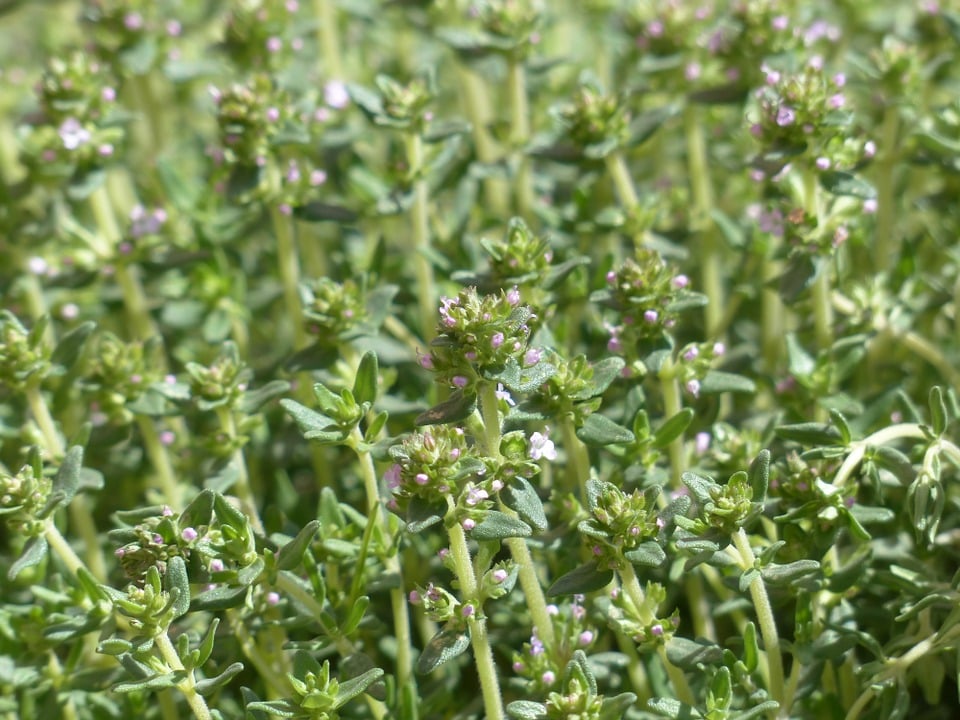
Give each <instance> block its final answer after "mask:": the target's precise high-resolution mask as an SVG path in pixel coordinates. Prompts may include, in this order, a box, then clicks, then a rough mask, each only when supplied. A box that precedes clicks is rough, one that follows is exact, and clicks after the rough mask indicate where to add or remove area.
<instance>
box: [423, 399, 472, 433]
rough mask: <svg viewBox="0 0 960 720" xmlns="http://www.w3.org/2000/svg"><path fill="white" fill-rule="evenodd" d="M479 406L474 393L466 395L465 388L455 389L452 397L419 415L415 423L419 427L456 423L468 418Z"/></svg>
mask: <svg viewBox="0 0 960 720" xmlns="http://www.w3.org/2000/svg"><path fill="white" fill-rule="evenodd" d="M476 406H477V396H476V395H474V394H472V393H471V394H469V395H465V394H464V392H463V390H454V391H453V392H452V393H450V397H449V398H447V399H446V400H444V401H443V402H442V403H440V404H439V405H434V406H433V407H432V408H430V409H429V410H427V411H426V412H424V413H421V414H420V415H418V416H417V419H416V420H414V424H415V425H416V426H417V427H422V426H424V425H439V424H441V423H455V422H460V421H461V420H466V419H467V418H468V417H470V415H472V414H473V410H474V408H475V407H476Z"/></svg>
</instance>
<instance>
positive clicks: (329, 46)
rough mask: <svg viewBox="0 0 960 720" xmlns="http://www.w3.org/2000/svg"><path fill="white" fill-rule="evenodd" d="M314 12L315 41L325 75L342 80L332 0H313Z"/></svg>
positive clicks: (337, 32)
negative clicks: (315, 25) (316, 26)
mask: <svg viewBox="0 0 960 720" xmlns="http://www.w3.org/2000/svg"><path fill="white" fill-rule="evenodd" d="M313 10H314V14H315V15H316V16H317V20H318V22H319V27H318V28H317V42H319V43H320V51H321V53H322V54H323V68H324V70H325V71H326V74H327V77H328V78H330V79H334V80H343V79H344V78H345V76H344V74H343V62H342V60H341V58H342V57H343V55H342V54H341V52H340V29H339V26H338V24H337V8H336V3H335V2H334V0H314V2H313Z"/></svg>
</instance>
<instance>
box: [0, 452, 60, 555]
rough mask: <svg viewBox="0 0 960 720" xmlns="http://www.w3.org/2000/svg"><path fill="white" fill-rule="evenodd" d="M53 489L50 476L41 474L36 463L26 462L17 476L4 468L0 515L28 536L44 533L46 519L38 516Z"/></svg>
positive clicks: (1, 474)
mask: <svg viewBox="0 0 960 720" xmlns="http://www.w3.org/2000/svg"><path fill="white" fill-rule="evenodd" d="M52 488H53V484H52V483H51V481H50V478H49V477H47V476H46V475H44V474H43V473H40V474H39V475H38V474H37V472H36V469H35V468H34V466H33V465H29V464H28V465H24V466H23V467H21V468H20V470H19V471H18V472H17V474H16V475H10V474H8V473H6V472H4V471H3V470H2V469H0V516H2V517H3V519H4V520H5V521H6V524H7V527H8V528H10V530H11V531H12V532H13V533H15V534H17V535H21V536H23V537H28V538H29V537H34V536H35V535H39V534H40V533H42V532H43V521H42V520H40V519H38V518H39V516H40V514H41V512H42V510H43V509H44V508H45V507H46V505H47V501H48V499H49V498H50V491H51V490H52Z"/></svg>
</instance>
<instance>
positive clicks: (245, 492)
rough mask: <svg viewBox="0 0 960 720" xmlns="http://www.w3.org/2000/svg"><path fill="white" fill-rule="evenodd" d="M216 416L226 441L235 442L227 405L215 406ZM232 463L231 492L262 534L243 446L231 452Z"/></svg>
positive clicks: (257, 531) (254, 527)
mask: <svg viewBox="0 0 960 720" xmlns="http://www.w3.org/2000/svg"><path fill="white" fill-rule="evenodd" d="M217 418H218V419H219V420H220V429H221V430H222V431H223V433H224V434H225V435H226V436H227V442H231V443H233V442H236V439H237V423H236V420H235V419H234V417H233V413H232V412H231V411H230V409H229V408H227V407H223V406H221V407H218V408H217ZM233 463H234V465H235V466H236V468H237V479H236V482H234V484H233V492H234V494H235V495H236V496H237V499H239V500H240V505H241V506H242V507H243V512H244V514H245V515H246V516H247V518H248V519H249V520H250V525H251V527H252V528H253V530H254V532H256V533H257V534H259V535H263V522H261V520H260V514H259V513H258V512H257V500H256V498H255V497H254V496H253V492H251V490H250V478H249V476H248V474H247V461H246V459H245V458H244V456H243V448H241V447H238V448H237V449H236V450H235V451H234V453H233Z"/></svg>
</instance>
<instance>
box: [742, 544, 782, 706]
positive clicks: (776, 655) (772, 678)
mask: <svg viewBox="0 0 960 720" xmlns="http://www.w3.org/2000/svg"><path fill="white" fill-rule="evenodd" d="M732 539H733V544H734V547H736V549H737V553H738V554H739V561H740V567H741V569H742V570H744V571H747V570H751V569H753V568H754V567H755V565H756V562H757V558H756V556H754V554H753V549H752V548H751V547H750V541H749V540H748V539H747V534H746V533H745V532H744V531H743V528H740V529H739V530H737V532H735V533H733V536H732ZM750 597H751V599H752V600H753V607H754V609H755V610H756V613H757V622H758V624H759V625H760V635H761V637H763V647H764V650H765V651H766V655H767V668H768V671H769V683H770V697H771V699H773V700H776V701H777V702H778V703H780V713H779V714H780V717H787V715H788V712H789V710H790V708H788V707H785V706H784V701H785V697H784V684H783V657H782V656H781V654H780V636H779V634H778V633H777V623H776V619H775V618H774V615H773V608H772V607H771V606H770V598H769V597H768V596H767V587H766V585H764V584H763V578H762V577H760V576H759V575H757V577H755V578H754V579H753V582H751V583H750Z"/></svg>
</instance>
